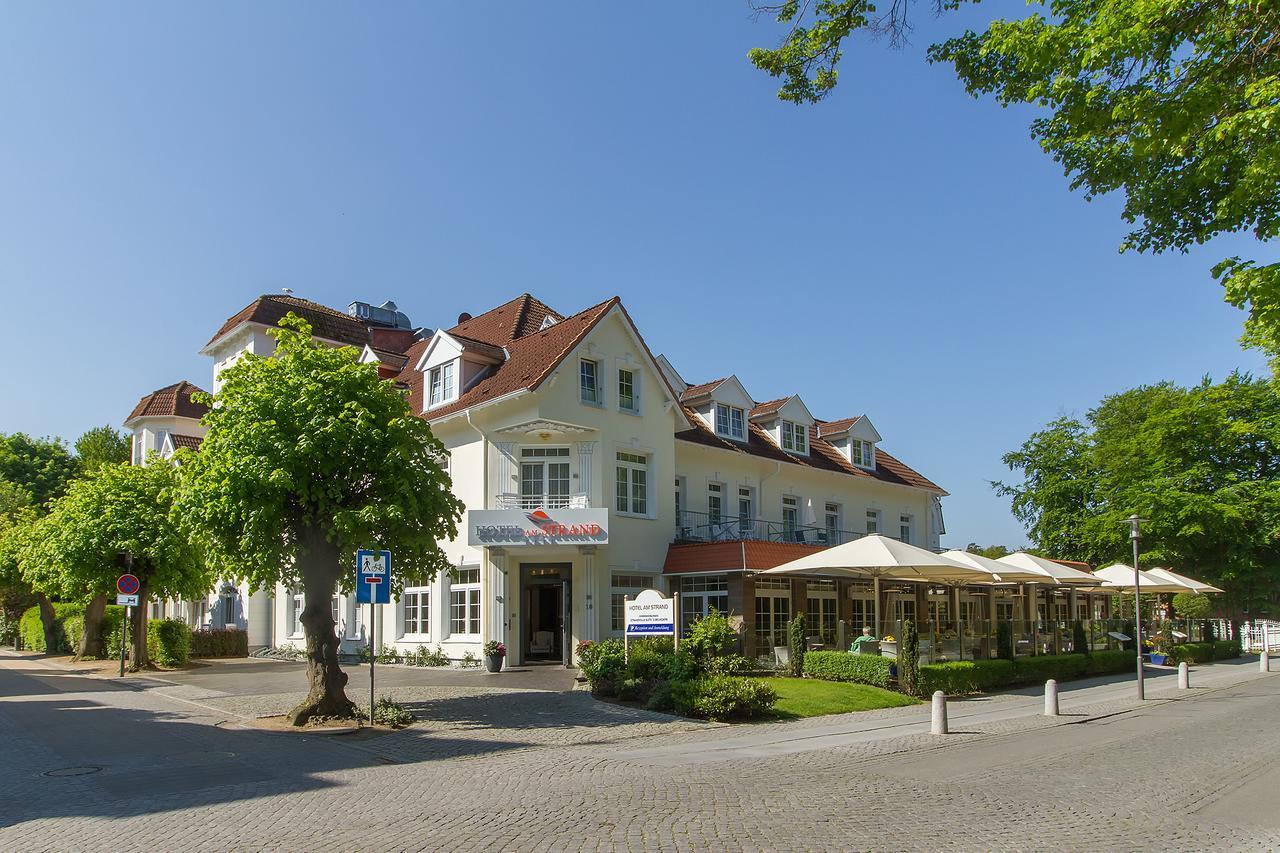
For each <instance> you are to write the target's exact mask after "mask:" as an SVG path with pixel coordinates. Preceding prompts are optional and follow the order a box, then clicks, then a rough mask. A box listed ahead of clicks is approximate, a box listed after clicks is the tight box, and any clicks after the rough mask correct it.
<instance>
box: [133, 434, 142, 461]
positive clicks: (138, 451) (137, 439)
mask: <svg viewBox="0 0 1280 853" xmlns="http://www.w3.org/2000/svg"><path fill="white" fill-rule="evenodd" d="M133 464H134V465H141V464H142V436H141V435H135V436H134V437H133Z"/></svg>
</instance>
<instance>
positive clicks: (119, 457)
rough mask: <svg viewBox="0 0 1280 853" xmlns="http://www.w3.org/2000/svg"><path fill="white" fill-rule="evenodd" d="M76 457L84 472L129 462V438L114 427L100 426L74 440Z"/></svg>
mask: <svg viewBox="0 0 1280 853" xmlns="http://www.w3.org/2000/svg"><path fill="white" fill-rule="evenodd" d="M75 448H76V456H77V457H78V458H79V460H80V468H81V470H82V471H84V472H86V473H87V472H89V471H93V470H95V469H97V468H98V467H100V466H102V465H118V464H120V463H123V462H128V461H129V450H130V438H129V436H128V435H127V434H126V433H123V432H120V431H118V430H117V429H115V427H111V426H100V427H94V428H93V429H91V430H89V431H88V432H86V433H85V434H84V435H82V436H80V437H79V438H77V439H76V443H75Z"/></svg>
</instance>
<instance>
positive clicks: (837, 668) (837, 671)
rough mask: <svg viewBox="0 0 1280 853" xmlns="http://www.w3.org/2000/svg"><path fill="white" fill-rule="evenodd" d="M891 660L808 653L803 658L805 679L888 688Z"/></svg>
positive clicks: (863, 656)
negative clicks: (849, 682)
mask: <svg viewBox="0 0 1280 853" xmlns="http://www.w3.org/2000/svg"><path fill="white" fill-rule="evenodd" d="M892 666H893V660H891V659H890V658H887V657H884V656H883V655H855V654H853V653H851V652H809V653H808V654H806V655H805V656H804V674H805V677H807V678H820V679H822V680H823V681H852V682H854V683H856V684H871V685H874V686H876V687H888V686H889V669H890V667H892Z"/></svg>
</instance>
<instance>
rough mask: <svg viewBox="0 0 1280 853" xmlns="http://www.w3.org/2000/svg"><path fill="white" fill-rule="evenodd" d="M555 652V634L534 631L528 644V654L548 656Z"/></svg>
mask: <svg viewBox="0 0 1280 853" xmlns="http://www.w3.org/2000/svg"><path fill="white" fill-rule="evenodd" d="M553 651H555V634H553V633H551V632H550V631H534V632H533V640H532V641H530V643H529V654H533V655H549V654H551V653H552V652H553Z"/></svg>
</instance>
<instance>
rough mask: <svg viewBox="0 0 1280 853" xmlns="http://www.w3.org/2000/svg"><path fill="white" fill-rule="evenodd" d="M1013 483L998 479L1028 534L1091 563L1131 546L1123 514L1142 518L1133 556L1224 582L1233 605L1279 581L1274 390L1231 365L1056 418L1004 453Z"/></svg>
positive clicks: (1256, 597)
mask: <svg viewBox="0 0 1280 853" xmlns="http://www.w3.org/2000/svg"><path fill="white" fill-rule="evenodd" d="M1004 461H1005V463H1006V464H1007V465H1008V466H1009V467H1010V468H1011V469H1012V470H1014V471H1017V472H1020V473H1021V475H1022V479H1021V482H1016V483H1013V484H1005V483H997V484H995V485H996V488H997V490H998V491H1000V492H1001V493H1002V494H1005V495H1007V496H1009V497H1010V498H1012V500H1013V510H1014V513H1015V514H1016V515H1017V516H1018V518H1019V519H1020V520H1022V521H1023V523H1024V524H1025V525H1026V526H1027V530H1028V533H1029V534H1030V537H1031V540H1032V542H1033V544H1034V545H1035V546H1036V547H1037V548H1039V549H1041V550H1043V551H1044V552H1045V553H1047V554H1051V555H1053V556H1055V557H1063V558H1068V559H1077V560H1085V561H1087V562H1090V563H1093V564H1095V565H1098V564H1103V563H1107V562H1112V561H1121V562H1127V561H1128V559H1129V558H1130V556H1131V552H1130V543H1129V539H1128V532H1129V528H1128V525H1127V524H1126V523H1125V518H1126V517H1128V516H1129V515H1131V514H1133V513H1135V512H1136V513H1138V514H1139V515H1141V516H1143V517H1144V518H1146V519H1147V522H1146V523H1145V524H1144V525H1143V539H1142V549H1143V552H1144V554H1145V555H1146V556H1145V558H1144V560H1143V562H1144V564H1147V565H1151V564H1156V565H1159V564H1164V565H1172V566H1174V567H1175V569H1177V570H1179V571H1184V572H1185V573H1187V574H1191V575H1193V576H1199V577H1203V578H1205V579H1207V580H1209V581H1210V582H1211V583H1214V584H1215V585H1218V586H1223V587H1224V588H1225V589H1226V590H1227V593H1228V596H1227V601H1226V604H1227V606H1228V607H1229V608H1230V609H1231V610H1232V611H1233V612H1234V613H1239V612H1241V611H1242V610H1243V609H1245V608H1248V607H1253V606H1256V605H1260V604H1262V603H1263V602H1265V601H1266V599H1267V598H1268V596H1269V595H1270V594H1271V593H1272V592H1273V591H1274V590H1275V589H1276V584H1277V581H1280V389H1277V387H1276V385H1275V384H1274V383H1272V382H1269V381H1264V380H1258V379H1253V378H1251V377H1249V376H1245V375H1241V374H1232V375H1231V376H1229V377H1228V378H1227V379H1226V380H1225V381H1224V382H1221V383H1213V382H1210V381H1209V380H1207V379H1206V380H1205V381H1203V382H1201V383H1200V384H1198V385H1196V386H1193V387H1190V388H1183V387H1179V386H1177V385H1174V384H1172V383H1161V384H1159V385H1151V386H1144V387H1141V388H1135V389H1132V390H1129V391H1125V392H1123V393H1120V394H1115V395H1112V396H1110V397H1107V398H1106V399H1104V400H1103V401H1102V402H1101V403H1100V404H1099V405H1098V407H1097V408H1095V409H1093V410H1092V411H1090V412H1089V414H1088V417H1087V421H1086V422H1081V421H1079V420H1074V419H1069V418H1063V419H1059V420H1056V421H1054V422H1052V423H1050V424H1049V425H1048V426H1047V427H1046V428H1045V429H1043V430H1041V431H1039V432H1037V433H1036V434H1034V435H1033V436H1031V437H1030V438H1029V439H1028V440H1027V441H1026V443H1024V444H1023V446H1022V447H1021V448H1020V449H1018V450H1016V451H1014V452H1012V453H1009V454H1007V455H1006V456H1005V457H1004Z"/></svg>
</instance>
